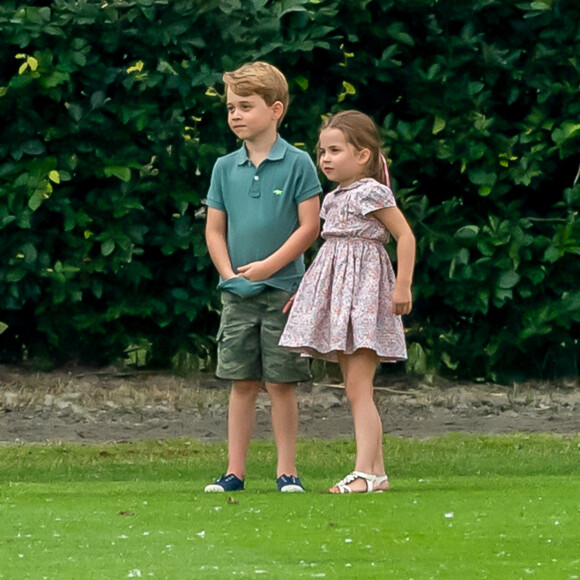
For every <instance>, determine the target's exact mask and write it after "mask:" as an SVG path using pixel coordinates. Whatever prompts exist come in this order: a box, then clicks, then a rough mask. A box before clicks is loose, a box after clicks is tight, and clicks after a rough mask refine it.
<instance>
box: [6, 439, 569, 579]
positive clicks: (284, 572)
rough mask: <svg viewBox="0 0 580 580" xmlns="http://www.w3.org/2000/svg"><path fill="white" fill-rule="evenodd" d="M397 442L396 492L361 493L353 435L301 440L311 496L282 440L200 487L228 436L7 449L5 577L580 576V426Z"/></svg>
mask: <svg viewBox="0 0 580 580" xmlns="http://www.w3.org/2000/svg"><path fill="white" fill-rule="evenodd" d="M386 443H387V445H386V448H385V449H386V455H387V457H388V465H389V472H390V475H391V480H392V481H391V485H392V489H391V491H389V492H388V493H384V494H374V495H362V494H360V495H352V496H334V495H330V494H326V493H324V491H325V490H326V489H327V488H328V487H329V486H330V485H331V484H332V483H334V481H336V480H337V479H339V478H341V477H342V476H343V475H345V474H346V473H347V472H348V471H349V470H350V468H351V466H352V462H353V457H354V445H353V443H352V442H350V441H300V443H299V464H300V473H301V477H302V479H303V481H304V483H305V485H306V486H307V488H308V493H306V494H280V493H278V492H277V491H275V482H274V475H275V474H274V471H273V470H274V466H275V448H274V445H273V444H272V443H271V442H255V443H253V444H252V447H251V451H250V460H249V464H248V476H247V477H248V479H247V490H246V491H244V492H241V493H237V494H204V493H203V491H202V489H203V486H204V485H205V484H206V483H208V482H210V481H211V480H212V479H214V478H215V477H216V476H217V475H219V474H220V473H221V470H222V469H223V468H224V465H225V456H226V448H225V446H224V445H223V444H201V443H198V442H195V441H192V440H172V441H163V442H158V441H148V442H135V443H131V444H118V445H113V444H111V445H87V446H80V445H61V444H48V445H34V446H32V445H30V446H29V445H27V446H10V447H1V448H0V522H1V525H0V578H2V579H10V580H23V579H28V578H30V579H39V580H41V579H44V578H47V579H66V580H69V579H70V580H77V579H79V580H80V579H83V580H90V579H98V580H114V579H120V578H157V579H161V578H164V579H171V580H181V579H190V578H191V579H193V578H196V579H197V578H230V577H240V578H256V577H257V578H276V579H277V578H292V579H293V578H329V579H330V578H332V579H335V578H350V579H355V578H356V579H359V578H360V579H366V578H393V579H398V578H401V579H407V580H408V579H411V578H414V579H416V580H424V579H428V578H461V579H464V580H471V579H480V578H491V579H495V578H497V579H511V578H530V577H531V578H548V579H577V578H580V551H579V550H578V546H579V545H580V477H579V475H580V438H569V439H562V438H557V437H552V436H548V435H522V434H515V435H510V436H490V437H482V436H467V435H449V436H445V437H441V438H437V439H431V440H427V441H419V440H416V439H395V438H387V439H386Z"/></svg>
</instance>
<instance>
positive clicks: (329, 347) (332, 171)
mask: <svg viewBox="0 0 580 580" xmlns="http://www.w3.org/2000/svg"><path fill="white" fill-rule="evenodd" d="M318 164H319V166H320V168H321V169H322V171H323V173H324V174H325V175H326V177H328V179H330V180H331V181H334V182H336V183H337V184H338V187H337V189H335V190H334V191H331V192H330V193H329V194H328V195H327V196H326V197H325V199H324V202H323V204H322V209H321V212H320V216H321V218H322V219H323V220H325V224H324V228H323V231H322V237H323V238H324V239H325V240H326V241H325V243H324V244H323V246H322V248H321V249H320V251H319V252H318V254H317V256H316V258H315V260H314V261H313V263H312V265H311V266H310V268H309V269H308V271H307V272H306V275H305V276H304V278H303V280H302V282H301V284H300V287H299V289H298V292H297V293H296V295H295V297H294V299H293V300H292V301H291V303H292V310H291V312H290V315H289V318H288V321H287V323H286V327H285V330H284V333H283V334H282V337H281V339H280V345H281V346H283V347H285V348H288V349H290V350H292V351H297V352H300V353H302V354H304V355H308V356H313V357H317V358H322V359H324V360H328V361H333V362H338V363H339V365H340V369H341V371H342V375H343V378H344V383H345V389H346V395H347V397H348V400H349V402H350V405H351V410H352V415H353V420H354V431H355V440H356V448H357V453H356V462H355V468H354V471H353V472H352V473H350V474H349V475H347V476H346V477H345V478H344V479H342V480H341V481H339V482H338V483H336V484H335V485H334V486H333V487H332V488H331V489H330V490H329V491H330V492H331V493H353V492H355V493H360V492H369V493H371V492H382V491H385V490H387V489H388V488H389V480H388V477H387V475H386V473H385V467H384V462H383V451H382V441H383V426H382V423H381V418H380V416H379V413H378V410H377V407H376V405H375V403H374V399H373V379H374V375H375V371H376V368H377V365H378V363H379V362H380V361H384V362H394V361H398V360H405V359H406V358H407V351H406V347H405V336H404V331H403V325H402V322H401V317H400V315H401V314H408V313H409V312H410V311H411V307H412V295H411V280H412V276H413V266H414V262H415V237H414V236H413V232H412V231H411V228H410V227H409V225H408V223H407V221H406V220H405V218H404V216H403V214H402V213H401V211H400V210H399V209H398V208H397V207H396V205H395V198H394V196H393V193H392V191H391V189H390V188H389V187H388V186H387V183H388V171H387V165H386V161H385V158H384V156H383V155H382V154H381V151H380V141H379V135H378V130H377V128H376V125H375V124H374V122H373V121H372V120H371V119H370V118H369V117H368V116H367V115H364V114H363V113H360V112H358V111H343V112H341V113H338V114H337V115H334V116H332V117H330V118H328V119H327V120H326V121H325V122H324V123H323V125H322V128H321V130H320V137H319V142H318ZM389 234H392V235H393V236H394V237H395V239H396V240H397V275H396V276H395V273H394V271H393V267H392V265H391V262H390V260H389V257H388V255H387V252H386V250H385V247H384V244H385V243H386V242H387V241H388V239H389ZM289 305H290V303H289ZM289 305H287V308H289Z"/></svg>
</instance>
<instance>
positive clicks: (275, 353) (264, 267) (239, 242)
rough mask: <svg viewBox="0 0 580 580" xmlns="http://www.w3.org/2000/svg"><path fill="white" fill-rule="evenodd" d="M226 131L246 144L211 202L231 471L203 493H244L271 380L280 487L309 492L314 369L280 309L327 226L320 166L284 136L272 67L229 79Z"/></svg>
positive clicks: (280, 95)
mask: <svg viewBox="0 0 580 580" xmlns="http://www.w3.org/2000/svg"><path fill="white" fill-rule="evenodd" d="M223 81H224V84H225V86H226V100H227V110H228V124H229V126H230V129H231V130H232V131H233V132H234V134H235V135H236V136H237V137H238V138H240V139H242V140H243V145H242V147H241V148H240V149H239V150H237V151H235V152H233V153H230V154H229V155H225V156H224V157H221V158H219V159H218V160H217V161H216V164H215V166H214V169H213V173H212V178H211V184H210V188H209V192H208V197H207V205H208V212H207V223H206V242H207V247H208V250H209V253H210V256H211V259H212V261H213V263H214V265H215V267H216V269H217V271H218V273H219V275H220V283H219V286H218V288H220V289H221V290H222V304H223V309H222V315H221V320H220V328H219V331H218V336H217V342H218V366H217V370H216V374H217V376H218V377H220V378H223V379H231V380H232V390H231V393H230V402H229V411H228V468H227V471H226V473H225V474H224V475H222V476H221V477H220V478H219V479H217V480H216V481H215V482H214V483H213V484H210V485H208V486H206V488H205V491H217V492H223V491H227V492H230V491H239V490H243V489H244V479H245V463H246V456H247V452H248V447H249V444H250V439H251V437H252V432H253V430H254V424H255V416H256V399H257V396H258V393H259V390H260V388H261V386H262V381H263V382H264V383H265V387H266V390H267V392H268V394H269V396H270V401H271V415H272V427H273V430H274V438H275V440H276V447H277V453H278V463H277V473H276V477H277V480H276V483H277V486H278V489H279V490H280V491H283V492H302V491H304V488H303V486H302V484H301V482H300V479H299V478H298V473H297V470H296V463H295V461H296V437H297V432H298V405H297V401H296V394H295V389H294V387H295V383H297V382H299V381H304V380H307V379H308V378H309V371H308V363H307V361H306V360H305V359H300V358H299V357H298V356H296V355H295V354H294V353H288V352H285V351H284V349H282V348H280V347H279V346H278V340H279V338H280V335H281V333H282V330H283V328H284V324H285V322H286V315H285V314H284V313H283V312H282V309H283V308H284V305H285V304H286V302H287V301H288V299H289V297H290V296H291V295H292V293H293V292H294V291H295V290H296V288H297V287H298V283H299V282H300V279H301V278H302V275H303V274H304V260H303V253H304V251H305V250H306V249H307V248H308V247H309V246H310V245H311V244H312V243H313V242H314V240H316V238H317V237H318V233H319V228H320V220H319V209H320V200H319V195H318V194H319V193H320V191H321V186H320V182H319V181H318V177H317V173H316V168H315V166H314V163H313V162H312V160H311V159H310V157H309V156H308V155H307V154H306V153H305V152H304V151H300V150H299V149H297V148H295V147H293V146H291V145H289V144H288V143H287V142H286V141H284V140H283V139H282V138H281V137H280V136H279V135H278V127H279V125H280V123H281V121H282V119H283V117H284V115H285V113H286V109H287V107H288V103H289V94H288V83H287V82H286V79H285V77H284V75H283V74H282V73H281V72H280V71H279V70H278V69H277V68H275V67H274V66H272V65H270V64H267V63H264V62H254V63H249V64H245V65H244V66H242V67H241V68H239V69H238V70H236V71H234V72H230V73H226V74H224V76H223Z"/></svg>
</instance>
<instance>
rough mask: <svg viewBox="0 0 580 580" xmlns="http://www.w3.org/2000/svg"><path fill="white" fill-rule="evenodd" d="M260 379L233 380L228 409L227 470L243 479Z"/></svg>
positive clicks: (252, 430) (254, 419)
mask: <svg viewBox="0 0 580 580" xmlns="http://www.w3.org/2000/svg"><path fill="white" fill-rule="evenodd" d="M261 386H262V384H261V382H260V381H234V382H233V384H232V390H231V393H230V404H229V409H228V470H227V471H226V473H233V474H234V475H235V476H236V477H239V478H240V479H244V477H245V475H246V458H247V456H248V448H249V446H250V440H251V438H252V433H253V432H254V425H255V423H256V399H257V398H258V393H259V391H260V387H261Z"/></svg>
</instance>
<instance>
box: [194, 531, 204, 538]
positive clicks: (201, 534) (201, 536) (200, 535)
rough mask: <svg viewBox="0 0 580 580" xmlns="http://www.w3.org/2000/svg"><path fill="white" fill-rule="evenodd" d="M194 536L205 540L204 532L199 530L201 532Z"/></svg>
mask: <svg viewBox="0 0 580 580" xmlns="http://www.w3.org/2000/svg"><path fill="white" fill-rule="evenodd" d="M196 535H197V536H199V537H200V538H205V530H201V532H198V533H197V534H196Z"/></svg>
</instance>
